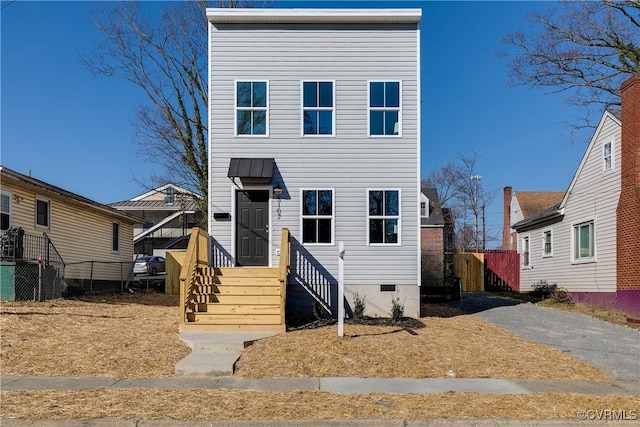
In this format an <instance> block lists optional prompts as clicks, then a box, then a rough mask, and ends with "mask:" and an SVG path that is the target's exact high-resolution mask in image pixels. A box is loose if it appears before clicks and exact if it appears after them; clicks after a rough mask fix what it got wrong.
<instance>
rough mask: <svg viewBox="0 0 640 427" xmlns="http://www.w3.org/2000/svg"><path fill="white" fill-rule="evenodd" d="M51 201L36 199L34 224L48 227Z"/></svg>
mask: <svg viewBox="0 0 640 427" xmlns="http://www.w3.org/2000/svg"><path fill="white" fill-rule="evenodd" d="M50 214H51V203H50V202H49V201H48V200H44V199H36V226H37V227H42V228H49V227H50V224H51V223H50V216H51V215H50Z"/></svg>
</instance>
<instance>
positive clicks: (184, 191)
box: [129, 182, 201, 201]
mask: <svg viewBox="0 0 640 427" xmlns="http://www.w3.org/2000/svg"><path fill="white" fill-rule="evenodd" d="M170 187H173V188H174V189H175V190H177V191H178V193H182V194H188V195H190V196H193V197H197V198H198V199H199V198H201V196H200V195H199V194H196V193H194V192H193V191H191V190H187V189H186V188H183V187H180V186H178V185H175V184H173V183H171V182H170V183H167V184H165V185H163V186H161V187H158V188H154V189H152V190H149V191H147V192H146V193H143V194H140V195H139V196H136V197H133V198H131V199H129V200H130V201H137V200H143V199H145V198H147V197H149V196H152V195H154V194H157V193H163V192H164V190H166V189H167V188H170Z"/></svg>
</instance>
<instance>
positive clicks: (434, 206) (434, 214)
mask: <svg viewBox="0 0 640 427" xmlns="http://www.w3.org/2000/svg"><path fill="white" fill-rule="evenodd" d="M422 194H424V195H425V197H426V198H427V199H429V204H430V207H431V215H429V216H428V217H423V216H421V217H420V225H422V226H443V225H444V216H443V215H442V206H440V198H439V197H438V190H436V189H435V188H432V187H422Z"/></svg>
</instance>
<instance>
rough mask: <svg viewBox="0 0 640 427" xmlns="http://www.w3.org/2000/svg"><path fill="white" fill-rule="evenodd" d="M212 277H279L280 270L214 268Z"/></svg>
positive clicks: (268, 268) (269, 268)
mask: <svg viewBox="0 0 640 427" xmlns="http://www.w3.org/2000/svg"><path fill="white" fill-rule="evenodd" d="M213 270H214V273H215V274H211V275H212V276H213V275H215V276H220V277H275V278H278V277H279V270H278V268H274V267H251V268H247V267H244V268H243V267H236V268H214V269H213Z"/></svg>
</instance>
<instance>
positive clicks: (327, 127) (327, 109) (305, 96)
mask: <svg viewBox="0 0 640 427" xmlns="http://www.w3.org/2000/svg"><path fill="white" fill-rule="evenodd" d="M333 86H334V85H333V82H326V81H323V82H302V134H303V135H321V136H333V135H334V121H335V120H334V118H335V114H334V113H335V108H334V104H335V102H334V101H335V96H334V88H333Z"/></svg>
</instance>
